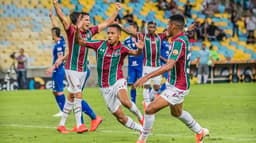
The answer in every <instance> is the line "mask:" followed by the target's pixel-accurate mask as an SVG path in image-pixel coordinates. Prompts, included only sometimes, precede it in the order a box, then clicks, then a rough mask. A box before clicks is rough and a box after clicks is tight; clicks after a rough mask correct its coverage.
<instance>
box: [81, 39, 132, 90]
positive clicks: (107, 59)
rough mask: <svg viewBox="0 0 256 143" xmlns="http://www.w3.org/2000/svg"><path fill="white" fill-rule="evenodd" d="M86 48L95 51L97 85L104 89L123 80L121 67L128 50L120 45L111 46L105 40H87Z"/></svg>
mask: <svg viewBox="0 0 256 143" xmlns="http://www.w3.org/2000/svg"><path fill="white" fill-rule="evenodd" d="M86 46H87V47H91V48H93V49H94V50H95V51H96V59H97V71H98V83H99V86H100V87H103V88H106V87H109V86H112V85H114V84H115V82H116V81H117V80H119V79H122V78H124V76H123V70H122V66H123V64H124V58H125V57H126V56H127V55H128V53H129V51H130V49H129V48H128V47H125V46H124V45H122V44H121V43H119V44H118V45H117V46H115V47H113V46H111V45H110V44H109V43H108V42H107V40H88V41H86Z"/></svg>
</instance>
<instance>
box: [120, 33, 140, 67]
mask: <svg viewBox="0 0 256 143" xmlns="http://www.w3.org/2000/svg"><path fill="white" fill-rule="evenodd" d="M132 39H133V38H132V36H130V37H128V38H126V39H125V40H124V41H123V44H124V45H125V46H128V47H129V48H130V49H133V50H137V47H136V45H135V42H134V41H133V40H132ZM136 41H137V39H136ZM142 65H143V54H141V55H139V56H132V55H129V56H128V66H130V67H141V68H142Z"/></svg>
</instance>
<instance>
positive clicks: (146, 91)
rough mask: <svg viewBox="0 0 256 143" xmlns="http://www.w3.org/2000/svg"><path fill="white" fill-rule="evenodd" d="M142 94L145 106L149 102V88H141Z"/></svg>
mask: <svg viewBox="0 0 256 143" xmlns="http://www.w3.org/2000/svg"><path fill="white" fill-rule="evenodd" d="M143 96H144V101H145V104H146V106H148V105H149V104H150V97H149V89H146V88H144V89H143Z"/></svg>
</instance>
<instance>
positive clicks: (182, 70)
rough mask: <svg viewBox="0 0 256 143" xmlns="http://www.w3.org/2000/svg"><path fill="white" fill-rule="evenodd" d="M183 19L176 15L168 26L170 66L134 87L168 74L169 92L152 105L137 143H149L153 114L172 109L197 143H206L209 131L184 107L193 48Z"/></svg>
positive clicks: (159, 70) (168, 62) (164, 93)
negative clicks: (170, 39) (193, 134)
mask: <svg viewBox="0 0 256 143" xmlns="http://www.w3.org/2000/svg"><path fill="white" fill-rule="evenodd" d="M184 23H185V22H184V17H183V16H182V15H173V16H171V17H170V21H169V22H168V33H169V35H170V36H172V43H171V49H170V54H169V57H168V61H167V63H166V64H165V65H164V66H162V67H161V68H159V69H158V70H156V71H154V72H151V73H149V74H147V75H146V76H143V77H142V78H141V79H139V80H138V81H136V83H135V86H139V87H142V86H143V85H144V83H145V82H147V81H148V80H149V79H150V78H152V77H155V76H158V75H161V74H163V73H165V72H168V73H169V76H168V83H167V88H166V89H165V90H164V91H163V92H162V93H161V95H160V97H158V98H156V99H155V100H154V101H153V102H152V103H150V104H149V105H148V106H147V108H146V111H145V115H144V118H145V119H144V125H143V132H142V134H141V135H140V137H139V139H138V141H137V143H146V140H147V137H148V136H149V133H150V131H151V129H152V126H153V122H154V119H155V116H154V114H155V113H156V112H158V111H160V110H161V109H163V108H165V107H167V106H169V108H170V110H171V114H172V115H173V116H174V117H176V118H178V119H179V120H180V121H182V122H183V123H184V124H185V125H186V126H187V127H188V128H190V129H191V130H192V131H193V132H195V133H196V143H203V139H204V137H205V136H206V135H209V131H208V129H206V128H202V127H201V126H200V125H199V123H198V122H196V120H195V119H194V118H193V117H192V116H191V115H190V114H189V113H188V112H187V111H185V110H183V108H182V105H183V101H184V97H185V96H186V95H188V94H189V89H190V81H189V65H190V54H191V53H190V48H189V41H188V38H187V37H186V36H185V34H184V32H183V27H184Z"/></svg>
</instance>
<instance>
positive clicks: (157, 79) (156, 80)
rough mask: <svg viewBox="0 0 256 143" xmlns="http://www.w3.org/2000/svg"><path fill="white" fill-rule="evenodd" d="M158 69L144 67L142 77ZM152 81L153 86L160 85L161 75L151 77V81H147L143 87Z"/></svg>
mask: <svg viewBox="0 0 256 143" xmlns="http://www.w3.org/2000/svg"><path fill="white" fill-rule="evenodd" d="M159 68H160V67H149V66H144V67H143V76H145V75H147V74H149V73H151V72H153V71H156V70H158V69H159ZM152 81H153V85H160V84H161V81H162V75H159V76H156V77H153V78H151V79H149V80H148V81H147V82H145V83H144V85H149V84H151V82H152Z"/></svg>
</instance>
